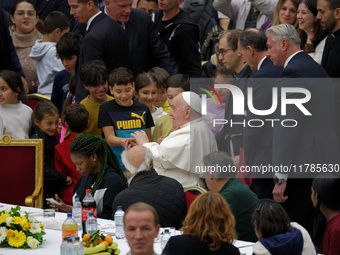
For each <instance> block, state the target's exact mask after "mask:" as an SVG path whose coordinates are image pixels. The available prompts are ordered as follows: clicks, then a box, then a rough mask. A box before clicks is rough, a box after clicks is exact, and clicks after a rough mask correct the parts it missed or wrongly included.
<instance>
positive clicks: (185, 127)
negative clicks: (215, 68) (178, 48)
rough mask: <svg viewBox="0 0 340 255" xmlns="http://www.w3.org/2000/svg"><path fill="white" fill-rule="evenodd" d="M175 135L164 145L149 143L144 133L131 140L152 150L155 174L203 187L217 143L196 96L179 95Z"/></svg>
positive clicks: (173, 114) (173, 113)
mask: <svg viewBox="0 0 340 255" xmlns="http://www.w3.org/2000/svg"><path fill="white" fill-rule="evenodd" d="M170 116H171V117H172V123H173V129H174V130H175V131H173V132H172V133H170V135H169V136H168V137H166V138H165V139H164V140H163V141H162V142H161V144H158V143H155V142H152V143H149V142H148V140H147V136H146V134H145V132H140V131H137V132H135V133H134V134H132V136H133V137H134V138H136V142H137V144H139V145H143V146H144V147H146V148H148V149H149V150H150V153H151V156H152V159H153V165H154V168H155V170H156V171H157V172H158V173H159V174H160V175H165V176H168V177H171V178H174V179H176V180H177V181H179V182H180V183H181V184H182V185H183V187H188V186H197V185H203V182H202V180H201V178H203V175H202V173H201V171H200V168H199V167H200V166H201V165H202V159H203V157H204V156H205V155H207V154H210V153H211V152H214V151H217V145H216V140H215V137H214V135H213V133H212V132H211V129H210V128H209V126H208V125H207V124H206V123H205V121H204V120H203V119H202V117H201V98H200V97H199V96H198V95H197V94H195V93H194V92H190V91H186V92H183V93H181V94H178V95H177V96H176V97H175V98H174V99H173V101H172V103H171V111H170Z"/></svg>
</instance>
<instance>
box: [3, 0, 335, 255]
mask: <svg viewBox="0 0 340 255" xmlns="http://www.w3.org/2000/svg"><path fill="white" fill-rule="evenodd" d="M0 8H1V10H0V138H1V137H2V136H3V135H5V134H8V135H11V137H12V138H13V139H29V138H31V139H43V140H44V199H45V198H55V199H56V200H57V201H58V202H59V203H60V206H59V205H56V204H48V203H47V202H45V203H44V207H50V206H51V207H53V208H55V210H58V211H62V212H71V211H72V204H73V200H74V197H75V196H76V195H77V196H79V198H80V200H82V199H83V197H84V196H85V190H86V189H91V193H92V195H93V196H94V198H95V200H96V204H97V210H98V217H102V218H106V219H113V215H114V213H115V211H116V208H117V206H118V205H120V206H122V208H123V210H125V211H126V213H125V221H124V224H125V233H126V237H127V240H128V243H129V246H130V248H131V254H133V255H137V254H146V255H151V254H153V253H154V250H153V239H154V238H155V237H157V234H158V231H159V227H160V226H162V227H175V228H177V229H181V230H182V231H183V235H181V236H177V237H172V238H171V239H170V240H169V241H168V243H167V245H166V247H165V248H164V250H163V254H165V255H166V254H216V253H219V254H225V253H228V254H239V251H238V249H237V248H236V247H234V246H233V241H234V240H236V239H239V240H244V241H250V242H254V247H253V252H254V254H308V255H309V254H316V253H317V252H318V253H322V254H328V255H331V254H340V242H339V240H340V223H339V217H340V216H339V215H340V199H339V198H338V195H340V190H339V187H340V185H339V180H340V179H338V177H339V176H337V174H338V172H339V166H340V118H339V116H338V115H337V113H338V112H339V110H340V100H339V98H340V89H339V88H340V86H339V81H338V80H337V79H336V78H338V77H340V42H339V40H340V0H214V1H211V0H205V1H200V2H199V3H197V2H193V1H192V0H185V2H184V0H179V1H175V0H158V1H155V0H138V1H133V0H104V1H98V0H67V1H66V0H18V1H11V0H2V1H0ZM197 78H207V79H204V80H203V79H197ZM197 84H198V85H197ZM203 87H206V88H208V89H206V88H203ZM203 91H204V92H203ZM34 93H38V94H40V95H42V96H44V98H45V101H42V102H40V101H39V100H38V101H36V100H34V99H27V97H26V95H27V94H33V95H34ZM208 96H210V98H208V99H207V97H208ZM241 99H242V100H241ZM204 108H205V109H204ZM222 123H223V124H222ZM259 123H260V124H259ZM218 167H220V168H218ZM263 167H266V168H263ZM276 167H278V168H279V170H275V171H267V170H268V169H274V168H275V169H276ZM221 168H223V169H236V171H218V170H216V169H221ZM242 169H257V170H258V171H241V170H242ZM286 169H289V171H285V170H286ZM320 169H321V170H320ZM319 170H320V171H319ZM320 172H323V173H324V174H322V175H318V174H319V173H320ZM325 172H328V173H325ZM330 173H333V174H330ZM193 186H194V187H196V186H200V187H202V188H205V189H206V190H208V192H205V193H203V192H202V193H203V194H200V195H197V194H194V193H192V192H190V191H187V190H190V188H192V187H193ZM184 190H186V192H185V191H184ZM189 196H191V197H192V196H194V198H195V199H194V200H193V202H192V203H191V201H190V202H189ZM139 239H145V240H144V241H145V242H144V241H143V242H142V243H143V247H142V248H141V247H139V246H138V245H137V246H136V245H135V241H136V240H139Z"/></svg>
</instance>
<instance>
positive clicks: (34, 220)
mask: <svg viewBox="0 0 340 255" xmlns="http://www.w3.org/2000/svg"><path fill="white" fill-rule="evenodd" d="M28 222H31V223H36V222H37V219H36V218H34V217H32V216H30V217H28Z"/></svg>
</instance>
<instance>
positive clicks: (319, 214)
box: [311, 174, 340, 255]
mask: <svg viewBox="0 0 340 255" xmlns="http://www.w3.org/2000/svg"><path fill="white" fill-rule="evenodd" d="M339 195H340V179H339V178H337V177H335V176H333V175H331V174H323V175H319V176H317V177H316V178H315V179H314V181H313V184H312V195H311V199H312V202H313V206H314V207H315V209H316V212H315V221H314V229H313V238H314V242H315V244H316V245H318V247H319V253H320V254H326V255H331V254H334V255H335V254H340V200H339Z"/></svg>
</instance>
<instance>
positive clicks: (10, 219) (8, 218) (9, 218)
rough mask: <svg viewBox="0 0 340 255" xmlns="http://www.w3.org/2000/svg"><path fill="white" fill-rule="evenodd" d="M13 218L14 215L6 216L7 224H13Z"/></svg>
mask: <svg viewBox="0 0 340 255" xmlns="http://www.w3.org/2000/svg"><path fill="white" fill-rule="evenodd" d="M12 220H13V218H12V217H7V218H6V225H7V226H8V227H10V226H11V223H12Z"/></svg>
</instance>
